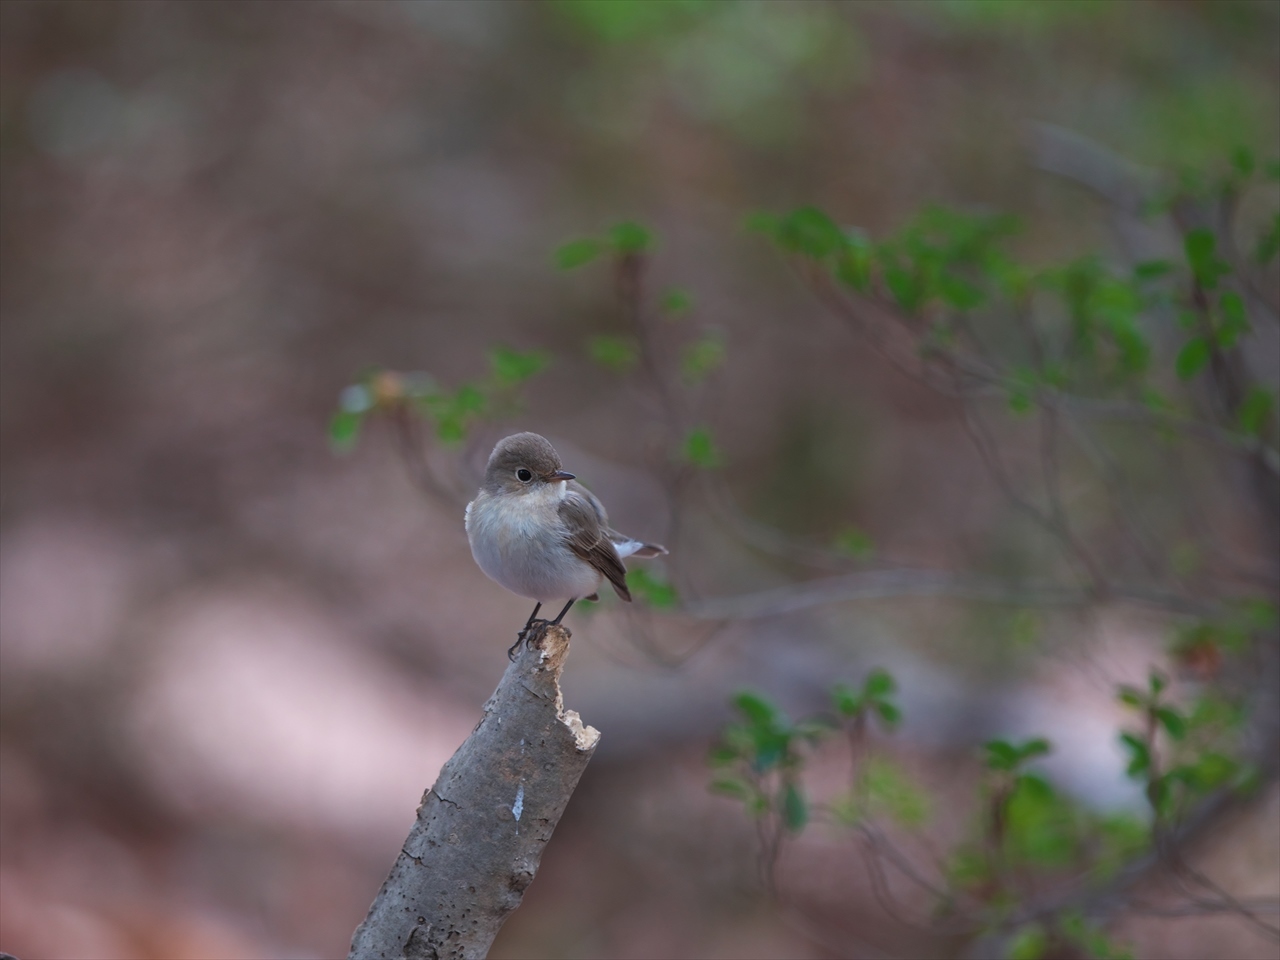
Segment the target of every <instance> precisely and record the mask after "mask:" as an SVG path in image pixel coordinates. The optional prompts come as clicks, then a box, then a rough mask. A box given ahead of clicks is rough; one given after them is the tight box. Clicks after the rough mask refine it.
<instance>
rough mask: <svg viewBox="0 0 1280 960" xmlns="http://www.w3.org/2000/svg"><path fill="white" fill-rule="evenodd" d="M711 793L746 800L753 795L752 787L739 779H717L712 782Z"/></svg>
mask: <svg viewBox="0 0 1280 960" xmlns="http://www.w3.org/2000/svg"><path fill="white" fill-rule="evenodd" d="M711 792H712V793H719V794H723V795H724V796H726V797H733V798H735V799H737V800H745V799H747V798H748V797H749V796H751V794H752V790H751V787H750V786H748V785H747V783H745V782H744V781H743V780H740V779H739V778H737V777H716V778H715V779H714V780H712V781H711Z"/></svg>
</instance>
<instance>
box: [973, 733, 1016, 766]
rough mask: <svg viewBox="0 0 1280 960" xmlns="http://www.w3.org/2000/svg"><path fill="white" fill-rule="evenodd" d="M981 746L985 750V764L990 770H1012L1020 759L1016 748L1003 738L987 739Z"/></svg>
mask: <svg viewBox="0 0 1280 960" xmlns="http://www.w3.org/2000/svg"><path fill="white" fill-rule="evenodd" d="M982 746H983V749H984V750H986V751H987V766H988V767H989V768H990V769H992V770H1012V769H1013V768H1014V767H1016V766H1017V765H1018V761H1019V760H1020V759H1022V758H1021V756H1020V755H1019V753H1018V750H1017V748H1016V747H1014V746H1013V744H1011V743H1008V742H1007V741H1005V740H988V741H987V742H986V743H984V744H983V745H982Z"/></svg>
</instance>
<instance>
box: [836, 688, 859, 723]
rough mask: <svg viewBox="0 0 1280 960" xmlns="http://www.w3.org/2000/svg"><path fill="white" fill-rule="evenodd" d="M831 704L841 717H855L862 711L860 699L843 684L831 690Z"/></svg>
mask: <svg viewBox="0 0 1280 960" xmlns="http://www.w3.org/2000/svg"><path fill="white" fill-rule="evenodd" d="M831 702H832V703H833V704H835V708H836V712H837V713H839V714H840V716H842V717H852V716H856V715H857V714H858V713H860V712H861V710H862V697H861V696H859V695H858V694H856V693H854V692H853V690H852V689H851V688H850V687H848V686H846V685H845V684H843V683H837V684H836V685H835V686H834V687H832V688H831Z"/></svg>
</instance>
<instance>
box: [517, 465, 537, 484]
mask: <svg viewBox="0 0 1280 960" xmlns="http://www.w3.org/2000/svg"><path fill="white" fill-rule="evenodd" d="M516 479H517V480H519V481H520V482H521V483H528V482H529V481H530V480H532V479H533V474H532V473H530V472H529V471H528V470H526V469H525V468H524V467H521V468H520V469H519V470H517V471H516Z"/></svg>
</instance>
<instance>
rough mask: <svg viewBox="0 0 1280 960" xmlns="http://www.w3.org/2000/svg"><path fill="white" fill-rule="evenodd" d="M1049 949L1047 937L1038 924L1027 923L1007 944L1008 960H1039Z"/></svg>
mask: <svg viewBox="0 0 1280 960" xmlns="http://www.w3.org/2000/svg"><path fill="white" fill-rule="evenodd" d="M1048 948H1049V935H1048V934H1047V933H1045V931H1044V927H1042V926H1040V924H1038V923H1029V924H1027V925H1026V926H1025V927H1023V928H1022V929H1021V930H1019V931H1018V932H1017V933H1016V934H1015V935H1014V937H1013V939H1012V940H1011V941H1010V942H1009V953H1008V957H1009V960H1041V958H1042V957H1044V955H1045V951H1046V950H1047V949H1048Z"/></svg>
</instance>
